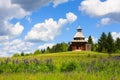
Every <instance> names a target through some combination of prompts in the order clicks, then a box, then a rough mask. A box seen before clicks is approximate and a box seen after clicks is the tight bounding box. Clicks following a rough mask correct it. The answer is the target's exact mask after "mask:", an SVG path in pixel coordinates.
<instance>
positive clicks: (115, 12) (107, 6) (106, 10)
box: [79, 0, 120, 23]
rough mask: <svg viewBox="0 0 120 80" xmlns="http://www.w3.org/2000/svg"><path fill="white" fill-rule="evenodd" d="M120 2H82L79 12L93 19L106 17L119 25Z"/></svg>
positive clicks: (92, 0) (119, 0) (109, 0)
mask: <svg viewBox="0 0 120 80" xmlns="http://www.w3.org/2000/svg"><path fill="white" fill-rule="evenodd" d="M119 5H120V0H105V1H101V0H84V1H82V2H81V5H80V6H79V10H81V11H83V12H85V13H87V14H88V15H90V16H93V17H106V16H107V17H108V18H110V19H112V20H113V21H115V22H119V23H120V18H119V17H120V8H119Z"/></svg>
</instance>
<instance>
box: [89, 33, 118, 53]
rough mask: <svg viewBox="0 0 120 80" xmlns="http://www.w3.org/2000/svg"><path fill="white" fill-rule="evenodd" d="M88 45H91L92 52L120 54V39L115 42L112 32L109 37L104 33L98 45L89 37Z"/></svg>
mask: <svg viewBox="0 0 120 80" xmlns="http://www.w3.org/2000/svg"><path fill="white" fill-rule="evenodd" d="M88 43H89V44H91V50H92V51H97V52H103V53H109V54H111V53H120V38H117V39H116V40H114V39H113V37H112V35H111V33H110V32H109V33H108V34H107V35H106V34H105V33H104V32H103V33H102V34H101V36H100V38H99V39H98V42H97V43H94V42H93V39H92V37H91V36H89V38H88Z"/></svg>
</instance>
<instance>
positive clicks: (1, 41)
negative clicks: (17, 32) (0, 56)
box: [0, 36, 9, 44]
mask: <svg viewBox="0 0 120 80" xmlns="http://www.w3.org/2000/svg"><path fill="white" fill-rule="evenodd" d="M8 39H9V37H8V36H0V44H2V43H3V42H6V41H8Z"/></svg>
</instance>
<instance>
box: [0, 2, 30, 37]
mask: <svg viewBox="0 0 120 80" xmlns="http://www.w3.org/2000/svg"><path fill="white" fill-rule="evenodd" d="M27 14H29V13H28V12H26V11H24V10H23V9H22V8H21V7H20V6H18V5H13V4H11V1H10V0H7V1H5V0H0V23H1V24H0V28H1V29H0V36H14V35H15V36H18V35H20V34H21V32H22V31H23V29H24V28H23V26H22V25H21V24H20V23H19V22H18V23H16V24H11V23H10V20H12V19H13V18H22V17H24V16H25V15H27ZM17 31H18V32H17Z"/></svg>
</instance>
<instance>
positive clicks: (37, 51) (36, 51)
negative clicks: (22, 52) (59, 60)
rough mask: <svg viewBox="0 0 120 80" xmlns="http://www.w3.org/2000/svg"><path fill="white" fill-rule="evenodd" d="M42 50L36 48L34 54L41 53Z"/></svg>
mask: <svg viewBox="0 0 120 80" xmlns="http://www.w3.org/2000/svg"><path fill="white" fill-rule="evenodd" d="M41 53H42V52H41V51H40V50H38V49H37V50H35V52H34V54H41Z"/></svg>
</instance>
